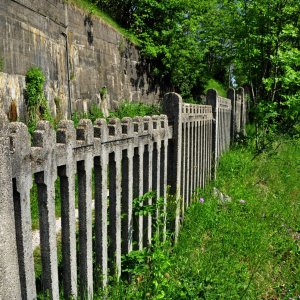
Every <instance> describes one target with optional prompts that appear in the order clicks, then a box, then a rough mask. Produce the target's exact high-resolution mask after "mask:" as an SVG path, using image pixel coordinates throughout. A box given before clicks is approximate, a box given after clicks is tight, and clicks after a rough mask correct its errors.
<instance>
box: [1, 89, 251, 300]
mask: <svg viewBox="0 0 300 300" xmlns="http://www.w3.org/2000/svg"><path fill="white" fill-rule="evenodd" d="M228 97H229V99H227V98H223V97H220V96H219V95H218V94H217V93H216V91H214V90H209V91H208V93H207V105H196V104H187V103H184V102H183V101H182V98H181V96H180V95H178V94H176V93H169V94H166V95H165V97H164V99H163V110H164V113H165V114H166V115H160V116H152V117H143V118H140V117H135V118H133V119H131V118H123V119H122V120H119V119H116V118H114V119H110V120H109V121H108V122H107V121H106V120H104V119H98V120H97V121H96V122H95V124H94V125H93V124H92V123H91V121H90V120H81V121H80V122H79V125H78V127H77V128H75V127H74V125H73V122H72V121H68V120H64V121H61V122H60V123H59V125H58V128H57V130H56V131H54V130H53V129H52V128H51V126H50V124H49V123H48V122H46V121H40V122H39V123H38V124H37V128H36V130H35V132H34V133H33V136H32V137H31V136H30V135H29V133H28V129H27V127H26V125H24V124H23V123H19V122H14V123H8V122H7V119H6V116H5V115H4V114H3V113H2V112H1V115H0V125H1V127H0V147H1V153H0V176H1V178H0V182H1V186H0V192H1V195H2V196H1V201H0V205H1V210H0V226H1V227H0V250H1V254H2V255H1V256H0V270H1V274H0V299H36V297H37V288H36V280H35V271H34V259H33V249H32V215H31V203H30V201H31V200H30V198H31V197H30V194H31V190H32V187H33V186H36V189H37V202H38V215H39V230H40V251H41V261H42V278H41V281H42V289H43V291H44V294H48V295H49V296H50V298H51V299H59V297H60V295H64V297H65V298H66V299H68V298H70V297H73V298H77V297H78V296H80V298H87V299H91V298H92V297H93V292H94V290H95V288H97V287H99V286H105V285H107V283H108V278H109V276H110V275H111V276H117V277H120V275H121V273H122V262H121V256H122V255H126V254H128V253H130V252H131V251H132V250H141V249H143V248H144V247H146V246H148V245H150V244H151V242H152V238H153V236H154V234H155V233H156V232H160V234H161V236H162V238H165V237H166V231H167V229H168V230H169V231H173V232H174V233H175V237H177V236H178V232H179V228H180V224H181V222H182V219H183V218H184V212H185V210H186V209H187V208H188V207H189V205H190V204H191V202H192V200H193V197H194V193H195V191H196V190H197V188H201V187H204V186H205V184H206V183H207V182H208V181H209V180H210V179H211V178H212V176H213V174H215V172H216V168H217V162H218V160H219V157H220V155H221V154H222V153H223V152H224V151H226V150H227V149H228V148H229V145H230V142H231V141H232V139H233V137H234V135H236V134H237V133H239V132H241V131H242V130H243V128H244V125H245V122H246V102H245V100H244V92H243V90H242V89H239V90H238V92H236V91H235V90H230V91H229V92H228ZM213 172H214V173H213ZM57 180H59V191H57V190H56V188H55V187H56V182H57ZM167 186H169V190H168V191H167ZM153 191H155V196H151V197H149V198H147V199H146V200H145V201H144V202H143V201H141V202H139V204H138V205H139V209H142V208H143V206H144V205H145V206H149V207H156V211H155V213H154V214H151V213H146V214H139V213H136V208H135V207H134V205H135V204H134V201H135V200H134V199H138V198H140V197H141V196H143V195H144V194H145V193H147V192H153ZM56 193H59V195H60V201H61V211H60V215H61V246H60V244H59V243H58V242H57V241H58V240H57V239H58V237H57V234H56V222H57V220H56V211H55V210H56V207H55V197H56V196H57V195H56ZM167 194H173V195H176V214H175V221H174V222H173V223H172V224H171V225H168V226H169V228H167V223H168V222H167V220H166V215H167V206H168V203H167V199H168V196H167ZM160 199H162V200H160ZM161 201H162V205H161V208H157V207H158V206H157V205H156V204H158V202H161ZM93 203H94V204H93ZM76 210H78V215H79V217H78V220H77V219H76V217H75V215H76ZM160 215H161V216H163V218H162V219H163V222H162V224H161V225H160V227H157V226H156V225H157V224H156V222H157V220H158V219H159V218H160ZM168 224H170V222H169V223H168ZM58 247H61V251H62V272H61V274H59V272H58V265H59V263H58V256H57V251H58V250H57V249H58ZM61 282H62V283H63V284H61Z"/></svg>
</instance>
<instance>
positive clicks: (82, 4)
mask: <svg viewBox="0 0 300 300" xmlns="http://www.w3.org/2000/svg"><path fill="white" fill-rule="evenodd" d="M66 2H67V3H69V4H73V5H74V6H77V7H79V8H81V9H83V10H84V11H86V12H87V13H89V14H92V15H94V16H96V17H98V18H100V19H102V20H103V21H105V22H106V23H107V24H109V25H110V26H111V27H113V28H114V29H115V30H116V31H118V32H119V33H121V34H122V35H123V36H124V37H126V38H127V39H128V40H129V41H130V42H132V43H133V44H135V45H139V43H140V42H139V40H138V38H137V37H136V36H135V35H134V34H132V33H131V32H129V31H128V30H126V29H125V28H123V27H121V26H120V25H119V24H118V23H117V22H116V21H115V20H114V19H112V18H111V17H110V16H109V15H107V14H106V13H105V12H103V11H101V10H100V9H99V8H98V7H97V5H96V4H94V3H91V2H90V1H89V0H66Z"/></svg>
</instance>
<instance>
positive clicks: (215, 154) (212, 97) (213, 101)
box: [206, 89, 219, 179]
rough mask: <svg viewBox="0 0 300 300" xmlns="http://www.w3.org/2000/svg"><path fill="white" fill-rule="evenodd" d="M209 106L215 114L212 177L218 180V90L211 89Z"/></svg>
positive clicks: (208, 97) (208, 92)
mask: <svg viewBox="0 0 300 300" xmlns="http://www.w3.org/2000/svg"><path fill="white" fill-rule="evenodd" d="M206 99H207V104H208V105H211V106H212V113H213V118H214V120H213V128H212V153H213V156H212V159H213V161H212V177H213V178H215V179H216V174H217V172H216V169H217V160H218V153H219V149H218V148H219V145H218V139H219V137H218V135H219V132H218V128H219V107H218V94H217V91H216V90H213V89H210V90H208V91H207V95H206Z"/></svg>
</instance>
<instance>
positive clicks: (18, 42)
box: [0, 0, 160, 120]
mask: <svg viewBox="0 0 300 300" xmlns="http://www.w3.org/2000/svg"><path fill="white" fill-rule="evenodd" d="M0 26H1V31H0V40H1V42H0V60H1V62H2V63H3V68H2V70H0V108H1V109H2V110H3V111H4V112H5V113H6V114H8V113H9V110H10V107H11V105H12V102H14V103H15V104H16V107H17V115H18V119H19V120H24V118H25V116H26V103H25V100H24V88H25V74H26V72H27V70H28V69H29V68H30V67H32V66H38V67H40V68H41V69H42V71H43V72H44V74H45V76H46V83H45V95H46V98H47V99H48V101H49V105H50V108H51V110H52V113H53V114H54V115H55V114H56V113H57V107H56V104H55V101H54V99H55V98H57V99H59V102H60V106H61V109H62V112H63V115H64V116H66V115H67V112H68V101H69V100H68V99H69V93H68V85H69V86H70V97H71V102H72V105H71V106H72V109H73V111H75V110H87V109H88V108H89V107H90V106H91V104H92V103H95V104H98V105H99V104H101V102H103V101H104V103H102V105H103V106H104V107H105V108H108V109H113V108H115V107H116V106H117V105H118V103H119V102H120V101H122V100H125V99H127V100H129V101H142V102H147V103H156V102H158V100H159V97H160V89H159V87H158V86H157V85H156V84H155V83H154V82H152V81H151V78H150V77H148V76H147V73H148V69H149V66H147V65H144V64H143V63H142V61H141V58H140V55H139V52H138V49H137V48H136V47H135V46H134V45H132V44H130V43H129V42H128V41H127V40H126V39H125V38H124V37H123V36H122V35H121V34H119V33H118V32H117V31H115V30H114V29H113V28H112V27H111V26H110V25H108V24H106V23H105V22H103V21H102V20H101V19H99V18H97V17H95V16H93V15H90V14H88V13H86V12H84V11H82V10H81V9H78V8H76V7H74V6H71V5H68V4H65V1H63V0H42V1H37V0H34V1H29V0H3V1H1V3H0ZM64 35H65V36H66V37H67V41H68V51H67V49H66V37H65V36H64ZM67 52H68V57H69V79H70V81H68V69H67V61H66V57H67V56H66V55H67ZM104 86H105V87H106V88H107V91H108V96H107V97H106V98H107V99H106V100H105V99H101V96H100V93H99V90H100V89H101V88H102V87H104ZM57 99H56V100H57Z"/></svg>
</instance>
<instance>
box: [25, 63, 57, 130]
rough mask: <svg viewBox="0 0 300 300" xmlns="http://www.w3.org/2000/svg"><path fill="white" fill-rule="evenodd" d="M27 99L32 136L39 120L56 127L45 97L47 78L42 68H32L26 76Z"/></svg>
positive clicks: (28, 122) (28, 123)
mask: <svg viewBox="0 0 300 300" xmlns="http://www.w3.org/2000/svg"><path fill="white" fill-rule="evenodd" d="M25 83H26V87H25V99H26V102H27V110H28V121H27V125H28V129H29V132H30V133H31V134H32V133H33V132H34V130H35V128H36V124H37V122H38V121H39V120H47V121H49V122H50V123H51V124H52V125H54V119H53V117H52V115H51V112H50V109H49V105H48V102H47V100H46V98H45V95H44V83H45V76H44V74H43V72H42V70H41V69H40V68H37V67H32V68H30V69H29V70H28V71H27V73H26V76H25Z"/></svg>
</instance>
